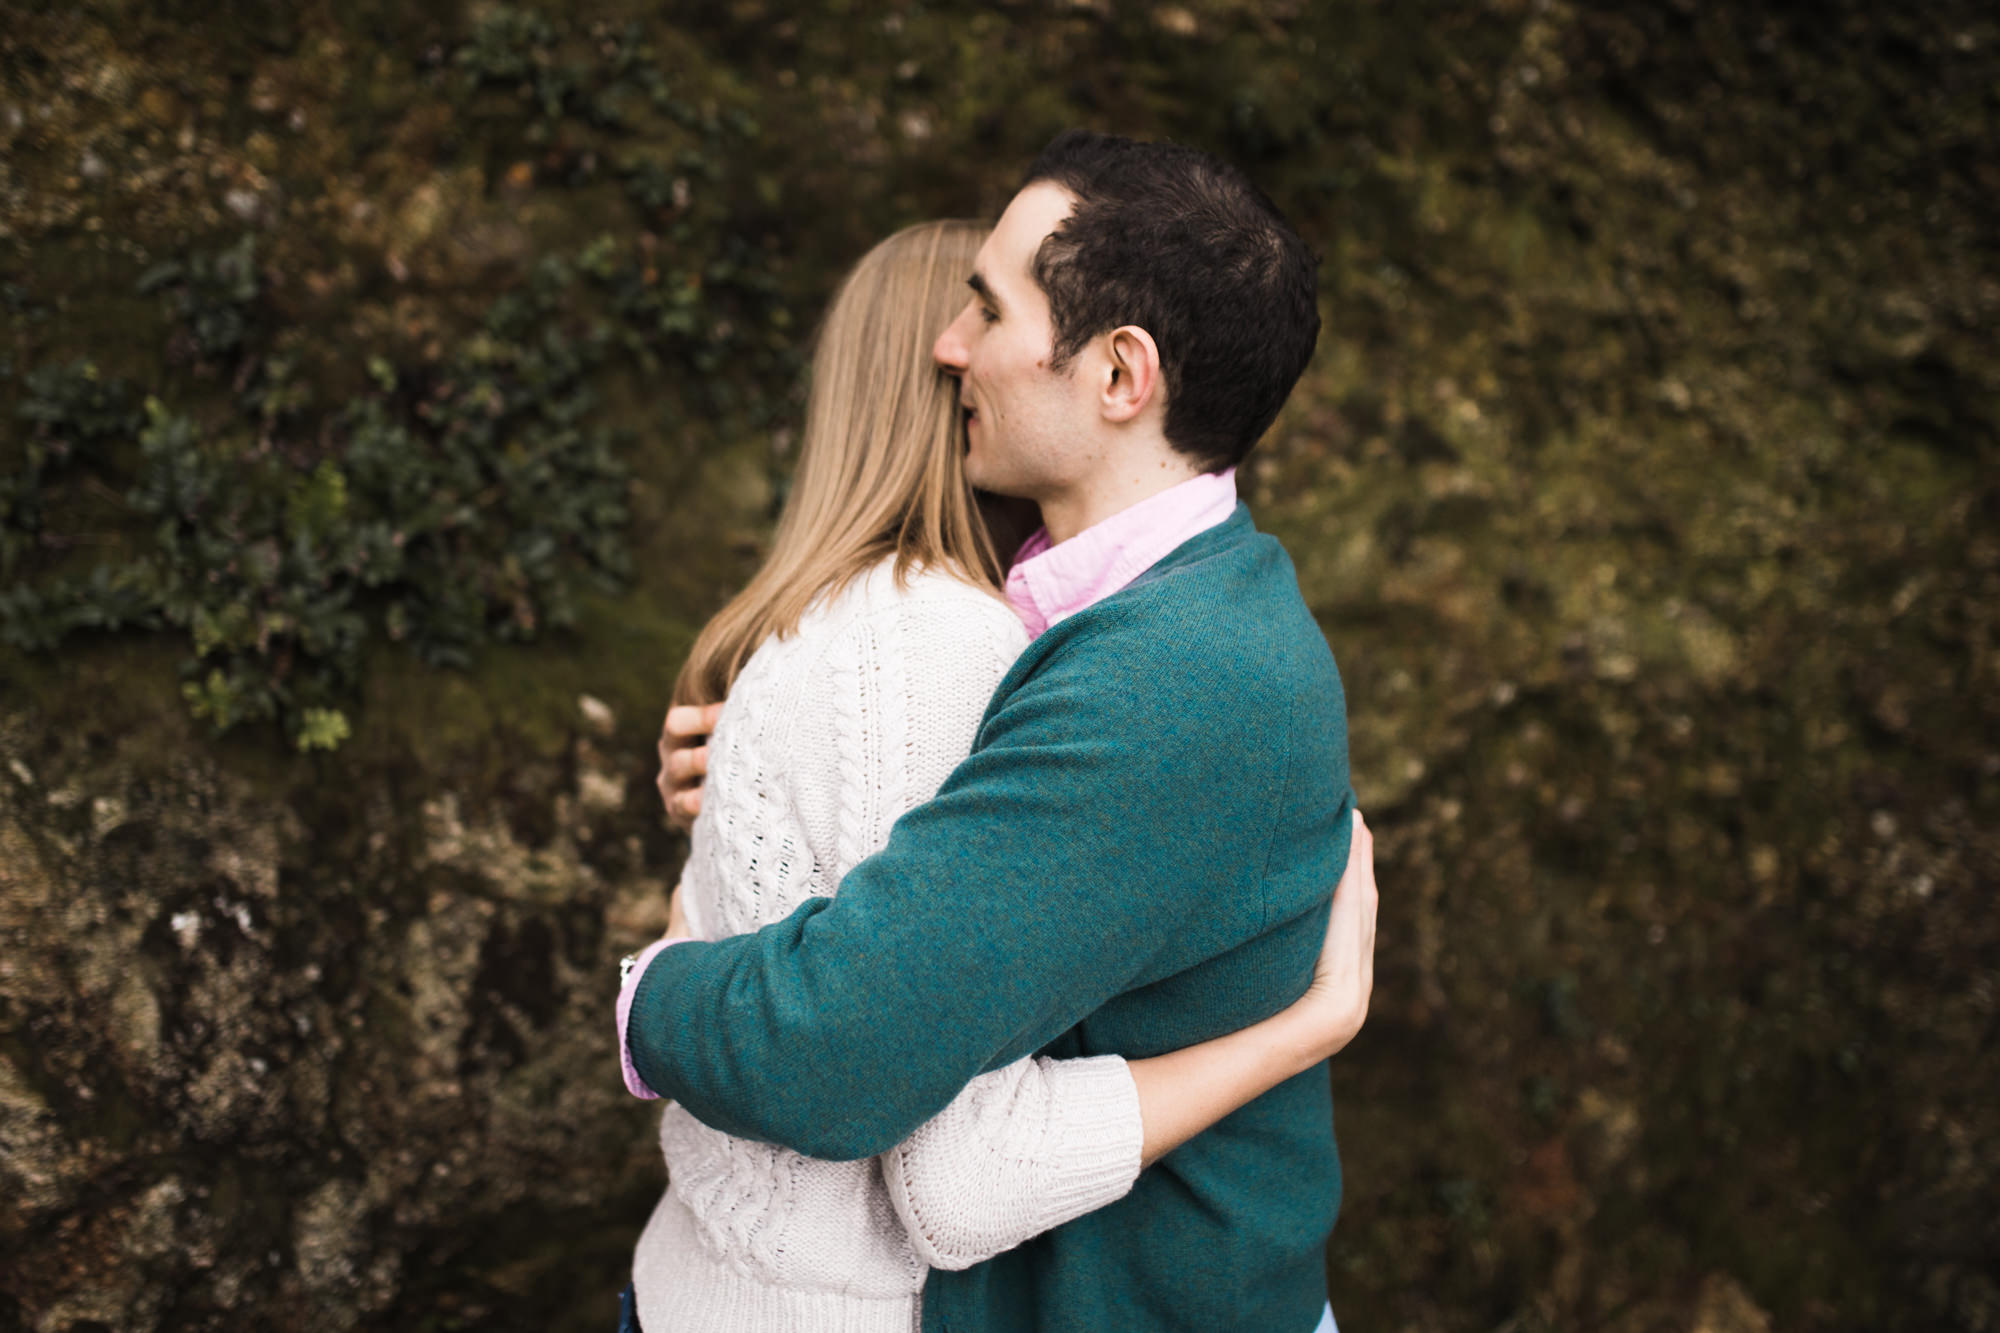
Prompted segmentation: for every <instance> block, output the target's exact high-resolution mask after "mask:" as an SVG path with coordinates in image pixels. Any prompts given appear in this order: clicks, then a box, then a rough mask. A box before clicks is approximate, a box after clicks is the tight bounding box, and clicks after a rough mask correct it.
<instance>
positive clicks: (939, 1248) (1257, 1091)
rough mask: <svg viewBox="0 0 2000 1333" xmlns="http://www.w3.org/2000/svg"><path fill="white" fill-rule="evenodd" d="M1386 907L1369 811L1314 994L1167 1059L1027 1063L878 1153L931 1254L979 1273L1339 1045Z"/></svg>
mask: <svg viewBox="0 0 2000 1333" xmlns="http://www.w3.org/2000/svg"><path fill="white" fill-rule="evenodd" d="M1375 905H1376V892H1375V852H1374V839H1373V837H1372V836H1371V835H1370V834H1369V832H1368V826H1367V825H1366V824H1365V823H1363V822H1362V819H1361V816H1360V814H1359V813H1358V812H1357V813H1356V814H1355V817H1354V838H1353V842H1352V845H1351V847H1350V850H1349V852H1348V858H1347V869H1346V871H1345V872H1344V873H1343V874H1342V876H1341V880H1340V884H1339V887H1338V888H1337V889H1336V890H1335V892H1334V899H1333V910H1332V913H1331V915H1330V917H1329V918H1328V922H1327V933H1326V942H1325V945H1324V946H1323V947H1322V949H1321V952H1320V959H1319V963H1318V965H1317V967H1316V968H1315V969H1314V974H1313V981H1312V984H1311V985H1310V986H1309V987H1308V988H1307V991H1306V994H1305V995H1304V996H1302V997H1301V998H1300V999H1299V1000H1297V1001H1296V1002H1294V1003H1293V1004H1292V1005H1291V1006H1290V1007H1289V1008H1287V1009H1285V1010H1283V1011H1281V1012H1279V1013H1278V1014H1275V1015H1273V1016H1272V1017H1270V1018H1268V1019H1265V1020H1264V1021H1263V1022H1261V1023H1257V1024H1254V1025H1253V1026H1251V1027H1247V1028H1244V1029H1242V1030H1241V1031H1238V1032H1233V1033H1230V1034H1229V1035H1227V1036H1224V1037H1217V1038H1215V1039H1214V1040H1212V1041H1206V1042H1203V1043H1201V1044H1200V1045H1197V1046H1190V1047H1187V1048H1185V1049H1183V1050H1179V1051H1174V1052H1172V1053H1170V1054H1168V1055H1162V1056H1155V1057H1152V1058H1150V1059H1144V1060H1134V1061H1130V1062H1129V1063H1128V1062H1127V1061H1125V1060H1122V1059H1120V1058H1119V1057H1117V1056H1095V1057H1089V1058H1084V1059H1070V1060H1050V1059H1039V1058H1037V1059H1028V1060H1021V1061H1018V1062H1017V1063H1015V1064H1012V1065H1009V1066H1007V1067H1006V1068H1004V1069H997V1070H994V1071H993V1072H992V1073H990V1074H984V1075H981V1076H980V1077H979V1078H976V1079H974V1080H973V1081H972V1083H971V1084H969V1085H968V1086H967V1088H966V1089H965V1091H964V1092H962V1093H960V1094H959V1096H958V1097H957V1098H956V1099H954V1100H953V1102H952V1103H951V1105H950V1106H948V1107H946V1108H945V1109H944V1110H943V1111H942V1112H940V1113H939V1114H938V1115H937V1116H936V1117H935V1118H934V1119H932V1120H930V1121H929V1122H927V1123H926V1124H925V1125H923V1126H922V1127H921V1128H919V1129H918V1130H917V1131H916V1132H915V1133H914V1134H912V1135H911V1136H910V1137H909V1138H908V1139H905V1140H904V1141H903V1142H902V1143H900V1144H898V1145H897V1146H896V1147H894V1148H892V1149H890V1150H889V1151H888V1152H887V1153H885V1154H883V1156H882V1158H881V1162H882V1174H883V1180H884V1181H885V1183H886V1184H887V1185H888V1189H889V1197H890V1202H891V1203H892V1205H893V1206H894V1207H895V1209H896V1213H897V1216H898V1217H899V1218H901V1219H902V1222H903V1226H904V1229H905V1230H906V1231H907V1232H908V1233H909V1236H910V1239H911V1242H912V1244H913V1245H914V1246H915V1247H916V1249H917V1252H918V1254H919V1255H920V1256H921V1257H922V1258H923V1260H924V1261H925V1262H926V1263H928V1264H929V1265H931V1266H932V1267H933V1268H953V1269H956V1268H969V1267H971V1266H972V1265H973V1264H976V1263H981V1262H984V1261H985V1260H987V1259H990V1258H992V1257H993V1256H994V1255H996V1254H999V1253H1001V1252H1003V1251H1005V1250H1009V1249H1012V1248H1013V1247H1014V1246H1016V1245H1019V1244H1021V1243H1022V1242H1023V1241H1025V1240H1028V1239H1029V1238H1030V1237H1033V1236H1037V1235H1040V1234H1041V1233H1042V1232H1044V1231H1048V1230H1050V1229H1052V1228H1054V1227H1057V1226H1060V1225H1062V1224H1063V1223H1064V1222H1067V1221H1070V1220H1071V1219H1073V1218H1076V1217H1081V1216H1082V1215H1083V1214H1085V1213H1089V1212H1094V1211H1096V1210H1097V1209H1099V1208H1102V1207H1103V1206H1105V1205H1106V1204H1108V1203H1112V1202H1115V1201H1116V1200H1118V1199H1120V1198H1122V1197H1123V1196H1124V1195H1125V1193H1126V1192H1127V1191H1128V1190H1130V1189H1131V1187H1132V1183H1133V1181H1134V1180H1136V1179H1137V1178H1138V1174H1139V1171H1140V1170H1141V1169H1142V1168H1143V1167H1145V1166H1149V1165H1151V1164H1152V1163H1153V1162H1155V1161H1157V1160H1158V1159H1159V1158H1161V1157H1163V1156H1165V1155H1166V1154H1167V1153H1168V1152H1171V1151H1172V1150H1173V1149H1175V1148H1177V1147H1179V1146H1180V1145H1181V1144H1183V1143H1185V1142H1187V1141H1188V1140H1189V1139H1191V1138H1193V1137H1194V1136H1195V1135H1196V1134H1199V1133H1200V1132H1201V1131H1203V1130H1205V1129H1207V1128H1209V1127H1210V1126H1211V1125H1213V1124H1215V1123H1216V1122H1217V1121H1219V1120H1221V1119H1222V1118H1223V1117H1224V1116H1227V1115H1229V1114H1230V1113H1232V1112H1234V1111H1236V1110H1237V1109H1239V1108H1240V1107H1242V1106H1244V1105H1246V1104H1248V1103H1249V1102H1251V1101H1254V1100H1255V1099H1256V1098H1258V1097H1260V1096H1262V1095H1263V1094H1264V1093H1266V1092H1268V1091H1270V1090H1271V1089H1272V1088H1274V1087H1276V1086H1277V1085H1278V1084H1280V1083H1282V1082H1284V1081H1285V1080H1286V1079H1288V1078H1292V1077H1294V1076H1296V1075H1298V1074H1301V1073H1303V1072H1305V1071H1306V1070H1308V1069H1310V1068H1312V1067H1313V1066H1314V1065H1316V1064H1318V1063H1320V1062H1321V1061H1323V1060H1325V1059H1327V1058H1328V1057H1329V1056H1331V1055H1333V1054H1334V1053H1335V1052H1337V1051H1339V1050H1340V1049H1341V1048H1342V1047H1344V1046H1345V1045H1346V1044H1347V1043H1348V1042H1349V1041H1351V1040H1352V1039H1353V1037H1354V1034H1355V1033H1356V1032H1357V1031H1359V1030H1360V1028H1361V1024H1362V1020H1363V1019H1365V1018H1366V1017H1367V1014H1368V997H1369V992H1370V991H1371V990H1372V988H1373V985H1374V949H1375Z"/></svg>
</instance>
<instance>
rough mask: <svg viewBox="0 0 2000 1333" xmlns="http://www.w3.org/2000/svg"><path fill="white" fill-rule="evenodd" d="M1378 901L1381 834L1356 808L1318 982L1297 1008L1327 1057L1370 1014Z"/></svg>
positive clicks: (1317, 972)
mask: <svg viewBox="0 0 2000 1333" xmlns="http://www.w3.org/2000/svg"><path fill="white" fill-rule="evenodd" d="M1375 901H1376V895H1375V836H1374V835H1373V834H1371V833H1370V832H1369V831H1368V825H1367V824H1366V823H1365V822H1363V820H1362V818H1361V812H1360V811H1359V810H1356V811H1355V812H1354V839H1353V842H1352V843H1351V844H1350V845H1349V847H1348V852H1347V870H1346V871H1345V872H1344V873H1343V874H1342V875H1341V877H1340V886H1339V887H1338V888H1336V889H1335V890H1334V891H1333V915H1332V916H1331V917H1330V918H1329V919H1328V921H1327V923H1326V945H1325V947H1324V948H1322V949H1321V950H1320V955H1319V964H1318V966H1316V967H1315V968H1314V969H1313V979H1312V985H1310V986H1308V987H1307V988H1306V993H1305V995H1304V997H1303V998H1301V999H1300V1000H1299V1001H1298V1003H1297V1004H1296V1005H1295V1006H1294V1008H1295V1009H1296V1010H1297V1011H1298V1013H1299V1014H1300V1015H1301V1016H1309V1018H1310V1022H1311V1024H1312V1027H1313V1029H1314V1031H1315V1033H1316V1034H1317V1035H1318V1036H1319V1038H1320V1039H1321V1040H1322V1042H1323V1043H1324V1044H1323V1046H1322V1047H1321V1049H1323V1050H1324V1051H1325V1053H1326V1054H1327V1055H1332V1054H1334V1053H1335V1052H1336V1051H1338V1050H1340V1049H1341V1048H1342V1047H1343V1046H1345V1045H1347V1043H1348V1042H1350V1041H1353V1040H1354V1034H1355V1033H1357V1032H1359V1031H1361V1024H1362V1023H1363V1022H1364V1021H1365V1020H1366V1019H1367V1017H1368V997H1369V995H1370V994H1371V993H1372V992H1373V991H1374V989H1375Z"/></svg>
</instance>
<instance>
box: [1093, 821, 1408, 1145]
mask: <svg viewBox="0 0 2000 1333" xmlns="http://www.w3.org/2000/svg"><path fill="white" fill-rule="evenodd" d="M1375 903H1376V894H1375V838H1374V835H1373V834H1371V833H1369V831H1368V825H1367V824H1366V823H1364V822H1363V821H1362V818H1361V812H1360V811H1359V810H1357V811H1355V812H1354V841H1353V843H1352V845H1351V847H1350V849H1349V851H1348V853H1347V869H1346V871H1345V872H1344V873H1343V874H1342V875H1341V877H1340V886H1339V887H1338V888H1337V889H1335V890H1334V895H1333V914H1332V915H1331V916H1330V917H1329V918H1328V920H1327V926H1326V945H1325V947H1324V948H1323V949H1321V951H1320V956H1319V965H1318V966H1317V967H1316V968H1315V969H1314V970H1313V979H1312V984H1311V985H1310V986H1309V987H1307V988H1306V993H1305V994H1304V995H1303V996H1302V997H1300V998H1299V999H1298V1000H1297V1001H1295V1002H1294V1003H1293V1004H1292V1006H1291V1007H1290V1008H1288V1009H1283V1010H1280V1011H1279V1012H1278V1013H1276V1014H1273V1015H1272V1016H1271V1017H1269V1018H1267V1019H1265V1020H1264V1021H1263V1022H1261V1023H1257V1024H1254V1025H1253V1026H1251V1027H1247V1028H1244V1029H1243V1030H1242V1031H1240V1032H1232V1033H1230V1034H1229V1035H1228V1036H1226V1037H1217V1038H1215V1039H1214V1040H1213V1041H1205V1042H1203V1043H1201V1045H1199V1046H1188V1047H1185V1048H1183V1049H1181V1050H1178V1051H1173V1052H1170V1053H1168V1054H1166V1055H1158V1056H1154V1057H1153V1058H1151V1059H1148V1060H1134V1061H1132V1065H1131V1068H1132V1081H1133V1083H1135V1084H1136V1085H1137V1086H1138V1089H1139V1114H1140V1117H1141V1119H1142V1120H1143V1121H1144V1124H1145V1141H1144V1147H1143V1148H1142V1149H1141V1150H1140V1158H1141V1161H1142V1163H1143V1164H1144V1165H1147V1166H1151V1165H1152V1164H1153V1163H1154V1162H1156V1161H1158V1160H1159V1159H1160V1158H1162V1157H1164V1156H1166V1154H1168V1153H1170V1152H1172V1151H1173V1150H1174V1149H1175V1148H1178V1147H1180V1146H1181V1145H1182V1144H1183V1143H1186V1142H1187V1141H1188V1140H1189V1139H1191V1138H1193V1137H1194V1136H1195V1135H1197V1134H1199V1133H1201V1132H1202V1131H1203V1130H1204V1129H1207V1128H1208V1127H1209V1126H1210V1125H1213V1124H1214V1123H1215V1122H1216V1121H1218V1120H1220V1119H1222V1118H1223V1117H1224V1116H1226V1115H1228V1114H1230V1113H1231V1112H1232V1111H1235V1110H1237V1109H1238V1108H1240V1107H1242V1106H1244V1105H1245V1104H1247V1103H1249V1102H1251V1101H1254V1100H1256V1099H1257V1098H1258V1097H1261V1096H1263V1095H1264V1094H1265V1093H1267V1092H1269V1091H1270V1090H1271V1089H1272V1088H1275V1087H1277V1086H1278V1085H1279V1084H1280V1083H1283V1082H1284V1081H1285V1080H1286V1079H1288V1078H1292V1077H1294V1076H1296V1075H1298V1074H1302V1073H1304V1072H1305V1071H1306V1070H1308V1069H1310V1068H1312V1067H1313V1066H1314V1065H1316V1064H1318V1063H1319V1062H1320V1061H1322V1060H1325V1059H1328V1058H1329V1057H1331V1056H1333V1055H1334V1054H1336V1053H1337V1052H1338V1051H1340V1049H1341V1048H1342V1047H1344V1046H1346V1045H1347V1043H1348V1042H1350V1041H1352V1040H1354V1034H1355V1033H1357V1032H1359V1031H1360V1030H1361V1024H1362V1022H1363V1021H1364V1020H1366V1019H1367V1017H1368V997H1369V994H1370V992H1371V991H1373V990H1374V988H1375Z"/></svg>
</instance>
